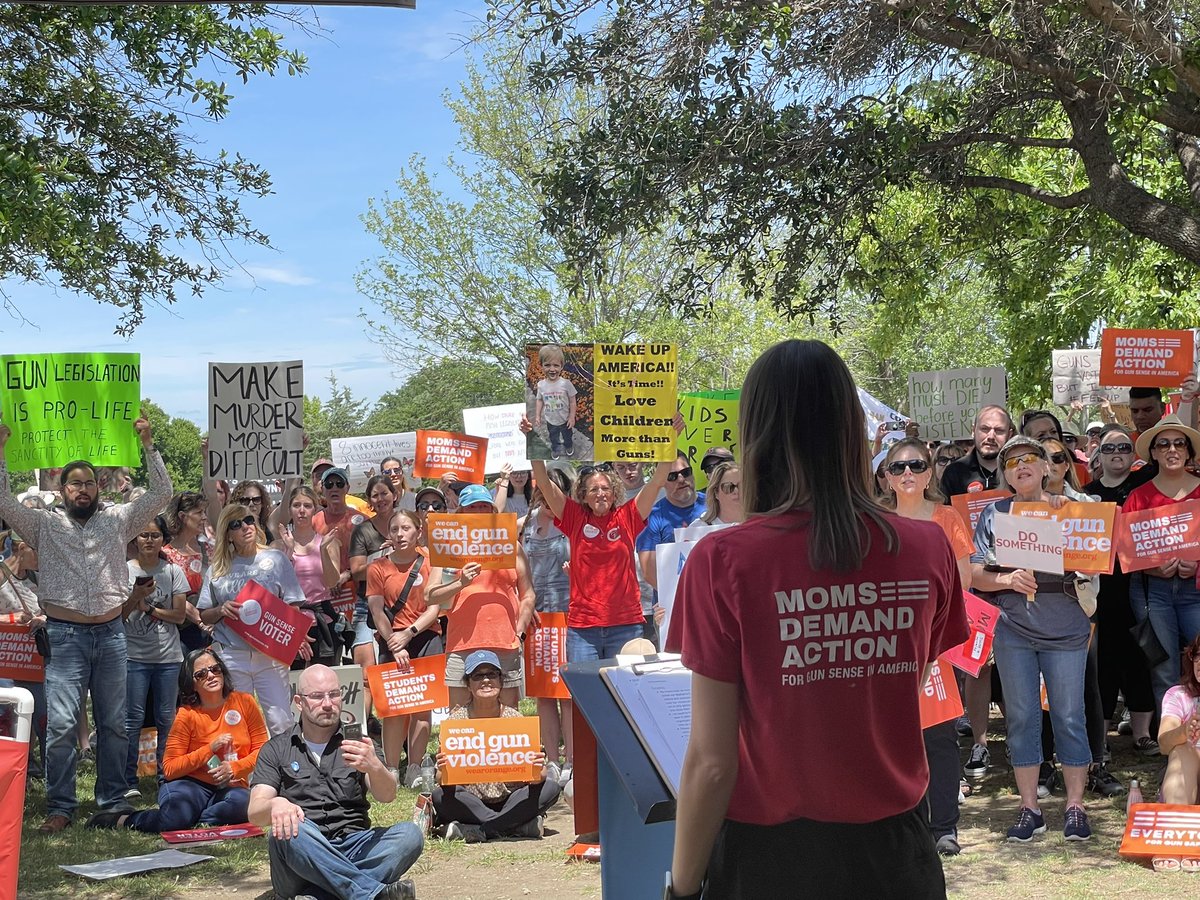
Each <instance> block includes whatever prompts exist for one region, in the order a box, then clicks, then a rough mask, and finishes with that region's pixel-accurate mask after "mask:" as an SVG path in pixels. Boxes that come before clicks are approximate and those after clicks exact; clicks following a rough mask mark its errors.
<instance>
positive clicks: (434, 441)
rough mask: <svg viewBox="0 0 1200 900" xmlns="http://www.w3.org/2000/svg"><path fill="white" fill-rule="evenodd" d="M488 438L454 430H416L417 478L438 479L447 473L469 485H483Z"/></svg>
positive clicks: (414, 466)
mask: <svg viewBox="0 0 1200 900" xmlns="http://www.w3.org/2000/svg"><path fill="white" fill-rule="evenodd" d="M487 447H488V439H487V438H485V437H475V436H473V435H470V434H456V433H454V432H453V431H418V432H417V461H416V463H415V464H414V465H413V475H415V476H416V477H417V478H441V477H442V476H443V475H445V474H446V473H447V472H450V473H451V474H453V475H455V476H457V477H458V479H459V480H460V481H465V482H467V483H468V484H483V476H484V464H485V462H486V460H487Z"/></svg>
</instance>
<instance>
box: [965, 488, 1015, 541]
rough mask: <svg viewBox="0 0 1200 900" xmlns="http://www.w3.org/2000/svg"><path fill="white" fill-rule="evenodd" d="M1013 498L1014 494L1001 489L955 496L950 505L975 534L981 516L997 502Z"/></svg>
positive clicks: (968, 529)
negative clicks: (976, 524)
mask: <svg viewBox="0 0 1200 900" xmlns="http://www.w3.org/2000/svg"><path fill="white" fill-rule="evenodd" d="M1011 496H1012V494H1010V493H1009V492H1008V491H1005V490H1001V489H999V488H996V489H994V490H990V491H975V492H974V493H973V494H955V495H954V496H953V497H951V498H950V505H951V506H953V507H954V510H955V512H957V513H958V514H959V515H960V516H962V520H963V522H965V523H966V525H967V531H969V532H970V533H971V534H974V533H975V523H976V522H978V521H979V514H980V513H981V512H983V511H984V510H985V509H986V508H987V507H988V506H989V505H990V504H992V503H995V502H996V501H997V500H1003V499H1004V498H1005V497H1011Z"/></svg>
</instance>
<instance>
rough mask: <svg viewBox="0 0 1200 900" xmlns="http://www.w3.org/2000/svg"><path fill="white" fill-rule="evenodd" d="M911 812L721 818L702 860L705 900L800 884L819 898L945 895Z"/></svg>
mask: <svg viewBox="0 0 1200 900" xmlns="http://www.w3.org/2000/svg"><path fill="white" fill-rule="evenodd" d="M918 809H919V808H918ZM918 809H914V810H912V811H911V812H906V813H902V814H900V815H898V816H892V817H890V818H887V819H881V820H879V821H878V822H867V823H865V824H847V823H842V822H814V821H813V820H811V819H796V820H795V821H792V822H785V823H783V824H781V825H746V824H744V823H742V822H733V821H730V820H728V819H727V820H726V821H725V824H724V825H723V826H722V827H721V832H720V834H719V835H717V842H716V845H715V846H714V847H713V853H712V858H711V860H710V861H709V867H708V880H707V883H706V885H705V889H704V897H705V900H767V898H783V897H795V896H798V895H799V892H800V890H801V886H803V893H804V894H806V895H809V894H811V896H814V897H821V898H822V900H839V898H847V900H861V898H864V897H870V898H873V900H875V898H895V900H935V898H936V900H945V896H946V877H945V875H944V874H943V872H942V861H941V859H940V858H939V857H938V855H937V851H936V849H935V848H934V845H933V838H932V837H931V836H930V834H929V827H928V825H926V823H925V819H924V817H923V816H922V815H921V814H920V813H919V812H918Z"/></svg>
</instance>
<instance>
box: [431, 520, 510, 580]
mask: <svg viewBox="0 0 1200 900" xmlns="http://www.w3.org/2000/svg"><path fill="white" fill-rule="evenodd" d="M425 529H426V532H427V533H428V535H429V564H430V565H431V566H447V567H449V568H451V569H461V568H462V567H463V566H465V565H466V564H467V563H469V562H477V563H479V564H480V565H481V566H482V567H483V568H485V569H513V568H516V565H517V516H516V514H515V513H498V514H496V515H490V516H489V515H482V514H479V513H465V514H463V515H458V516H454V515H447V514H443V513H433V512H431V513H430V514H429V517H428V518H427V519H426V520H425Z"/></svg>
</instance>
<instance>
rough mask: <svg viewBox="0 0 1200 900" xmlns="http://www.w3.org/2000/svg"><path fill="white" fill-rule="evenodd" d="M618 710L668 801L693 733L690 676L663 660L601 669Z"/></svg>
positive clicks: (675, 788)
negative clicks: (664, 788)
mask: <svg viewBox="0 0 1200 900" xmlns="http://www.w3.org/2000/svg"><path fill="white" fill-rule="evenodd" d="M600 677H602V678H603V679H604V681H605V682H606V683H607V684H608V687H609V690H611V691H612V694H613V697H614V698H615V699H616V701H617V705H618V706H620V707H621V712H623V713H624V714H625V718H626V719H627V720H628V721H629V725H630V727H631V728H633V732H634V734H636V735H637V738H638V740H639V741H640V742H641V744H642V747H643V748H645V750H646V754H647V756H649V757H650V761H651V762H652V763H653V764H654V768H655V769H657V770H658V774H659V775H661V776H662V779H663V781H664V782H666V784H667V787H668V788H669V789H670V791H671V795H672V796H673V797H678V796H679V776H680V773H681V772H682V771H683V755H684V753H685V752H686V751H687V743H688V738H689V737H690V736H691V733H692V673H691V672H689V671H688V670H687V669H685V668H683V666H682V665H680V664H679V663H678V662H673V661H664V662H652V663H645V664H635V665H633V666H614V667H612V668H608V669H601V670H600Z"/></svg>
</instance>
